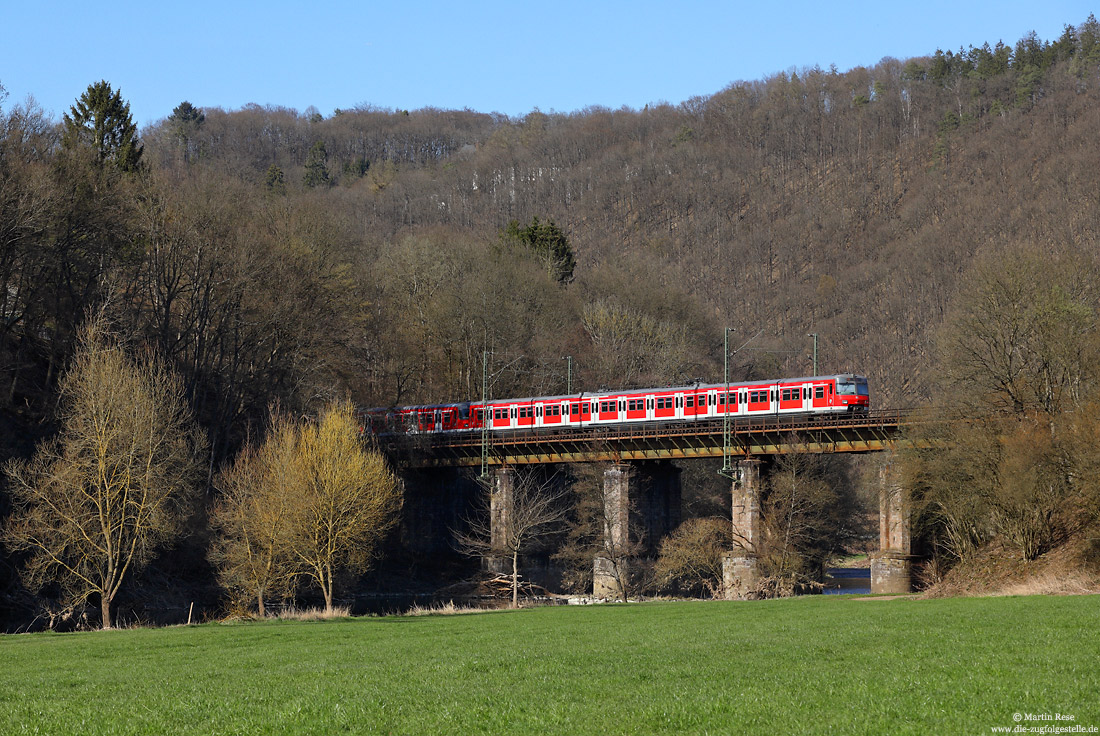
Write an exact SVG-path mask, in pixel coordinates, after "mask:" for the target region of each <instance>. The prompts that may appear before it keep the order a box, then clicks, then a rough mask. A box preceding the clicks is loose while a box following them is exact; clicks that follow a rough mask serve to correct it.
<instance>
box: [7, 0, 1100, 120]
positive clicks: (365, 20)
mask: <svg viewBox="0 0 1100 736" xmlns="http://www.w3.org/2000/svg"><path fill="white" fill-rule="evenodd" d="M1098 5H1100V0H1093V4H1090V3H1087V2H1077V1H1073V0H1064V1H1063V0H1046V1H1045V2H1035V1H1034V0H1028V1H1027V2H1017V1H1016V0H1002V1H1001V2H997V3H983V2H941V1H940V0H926V1H925V2H917V3H896V2H881V1H880V2H876V3H870V2H843V1H841V2H820V1H819V2H812V3H811V2H800V1H799V2H786V3H768V2H753V3H742V2H717V1H707V2H704V1H698V2H696V1H693V0H681V1H679V2H645V1H644V0H643V1H640V2H630V3H627V2H618V1H615V2H600V1H599V0H590V1H589V2H574V1H573V0H559V2H542V3H530V2H523V1H522V0H517V1H515V2H495V1H494V2H467V3H454V2H451V3H444V2H422V1H418V0H410V1H409V2H403V3H402V2H359V3H352V2H324V1H323V0H322V1H320V2H314V3H291V2H284V1H283V0H269V1H268V2H264V3H258V2H233V1H232V0H229V1H223V2H209V1H208V0H193V1H192V2H187V3H175V2H171V0H169V1H167V2H160V3H158V2H148V0H146V2H142V3H137V2H131V1H130V0H116V1H114V2H108V3H103V2H87V1H86V0H85V1H83V2H50V0H46V2H45V3H42V4H38V3H32V2H30V0H5V2H3V3H2V7H0V84H2V85H3V86H4V87H5V88H6V89H7V91H8V94H9V97H8V99H7V100H6V101H4V102H3V103H0V104H2V105H3V106H4V107H5V108H9V107H10V106H11V105H12V104H15V103H19V102H22V101H23V100H24V99H25V98H26V96H27V95H28V94H31V95H33V96H34V98H35V99H36V100H37V102H38V103H39V104H40V105H41V106H42V107H43V108H44V109H45V110H46V111H47V112H49V113H52V114H53V115H54V116H55V117H57V118H60V117H61V115H62V113H64V112H66V111H67V110H68V107H69V105H71V104H72V102H73V101H74V100H75V99H76V98H77V97H78V96H79V95H80V94H81V93H82V92H83V91H84V90H85V89H86V88H87V87H88V85H89V84H91V83H92V82H96V81H98V80H100V79H106V80H107V81H109V82H110V83H111V84H112V85H113V86H114V87H115V88H116V89H121V90H122V94H123V97H125V98H126V99H127V100H128V101H129V102H130V106H131V112H132V113H133V115H134V119H135V120H136V121H137V122H138V123H139V124H140V125H143V126H144V125H146V124H148V123H152V122H155V121H156V120H158V119H160V118H163V117H165V116H167V115H169V114H171V112H172V108H173V107H175V106H176V105H177V104H179V102H181V101H182V100H188V101H190V102H191V103H192V104H194V105H197V106H199V107H223V108H226V109H237V108H240V107H242V106H244V105H246V104H248V103H258V104H261V105H268V104H270V105H281V106H286V107H292V108H296V109H298V110H305V109H306V108H307V107H309V106H310V105H313V106H316V107H317V109H318V110H320V111H321V112H322V113H323V114H325V115H329V114H331V113H332V111H333V110H334V109H335V108H338V107H343V108H350V107H354V106H356V105H359V104H371V105H375V106H377V107H383V108H403V109H416V108H421V107H429V106H432V107H440V108H466V107H468V108H470V109H473V110H478V111H481V112H501V113H504V114H507V115H512V116H522V115H524V114H526V113H527V112H530V111H531V110H533V109H535V108H539V109H541V110H543V111H544V112H549V111H551V110H554V111H558V112H570V111H574V110H580V109H583V108H585V107H587V106H590V105H601V106H605V107H611V108H618V107H622V106H624V105H625V106H628V107H634V108H640V107H643V106H644V105H645V104H647V103H650V102H660V101H665V102H671V103H679V102H682V101H684V100H686V99H688V98H690V97H692V96H695V95H708V94H712V93H714V92H717V91H719V90H721V89H722V88H724V87H726V86H727V85H729V84H730V83H732V82H735V81H738V80H753V79H762V78H765V77H767V76H770V75H772V74H774V73H776V72H779V71H785V70H789V69H791V68H792V67H793V68H802V67H808V66H814V65H815V64H818V65H820V66H822V67H824V68H827V67H828V66H829V65H830V64H835V65H836V66H837V67H838V68H839V69H840V70H847V69H850V68H852V67H855V66H862V65H873V64H875V63H877V62H878V61H879V60H880V59H881V58H882V57H884V56H894V57H896V58H899V59H904V58H909V57H913V56H923V55H926V54H930V53H932V52H933V51H935V49H936V48H942V49H945V50H947V49H958V48H959V47H960V46H969V45H970V44H973V45H975V46H978V45H981V44H982V43H983V42H985V41H988V42H989V43H990V44H991V45H992V44H995V43H996V42H997V41H998V40H1004V41H1005V42H1006V43H1009V44H1015V42H1016V41H1017V40H1018V39H1019V38H1020V37H1021V36H1023V35H1024V34H1026V33H1027V32H1028V31H1031V30H1034V31H1035V32H1037V33H1038V34H1039V37H1040V38H1042V39H1044V40H1053V39H1055V38H1057V37H1058V36H1059V35H1061V32H1062V28H1063V26H1064V25H1065V24H1066V23H1072V24H1075V25H1076V24H1079V23H1081V22H1082V21H1084V20H1085V18H1087V17H1088V15H1089V13H1090V12H1096V6H1098Z"/></svg>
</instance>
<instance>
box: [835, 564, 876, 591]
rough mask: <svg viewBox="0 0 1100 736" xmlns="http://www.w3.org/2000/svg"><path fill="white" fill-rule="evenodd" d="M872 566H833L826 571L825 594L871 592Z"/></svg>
mask: <svg viewBox="0 0 1100 736" xmlns="http://www.w3.org/2000/svg"><path fill="white" fill-rule="evenodd" d="M870 592H871V568H869V567H831V568H829V569H828V570H826V571H825V590H824V593H825V595H851V594H855V593H864V594H870Z"/></svg>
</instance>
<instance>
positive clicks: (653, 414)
mask: <svg viewBox="0 0 1100 736" xmlns="http://www.w3.org/2000/svg"><path fill="white" fill-rule="evenodd" d="M869 405H870V392H869V390H868V386H867V379H866V378H865V377H864V376H861V375H858V374H853V373H840V374H835V375H829V376H811V377H805V378H785V379H779V380H775V381H747V382H737V383H730V384H728V385H727V384H724V383H722V384H692V385H689V386H674V387H665V388H649V389H630V390H623V391H604V392H599V393H579V394H572V395H562V396H542V397H528V398H520V399H494V400H490V401H488V402H486V404H485V405H482V404H481V403H479V402H474V403H471V402H463V403H458V404H439V405H431V406H405V407H393V408H378V409H367V410H364V411H362V412H361V415H362V417H363V420H362V425H363V430H364V431H369V432H371V433H374V434H431V433H438V432H463V431H474V430H477V431H480V430H482V429H484V428H486V427H485V425H486V424H487V425H488V426H487V428H488V429H489V430H490V431H492V432H509V431H516V430H521V429H543V428H565V427H590V426H615V425H622V424H636V423H645V422H690V421H701V420H707V419H715V418H722V417H725V416H730V417H735V418H737V417H753V416H767V415H775V416H780V415H794V414H809V415H812V414H837V413H857V412H866V411H867V410H868V407H869Z"/></svg>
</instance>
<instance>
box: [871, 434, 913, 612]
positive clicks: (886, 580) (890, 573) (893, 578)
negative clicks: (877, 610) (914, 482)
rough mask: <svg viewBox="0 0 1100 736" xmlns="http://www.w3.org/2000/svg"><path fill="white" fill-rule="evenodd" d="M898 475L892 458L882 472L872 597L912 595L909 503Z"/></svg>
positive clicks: (872, 557) (873, 560)
mask: <svg viewBox="0 0 1100 736" xmlns="http://www.w3.org/2000/svg"><path fill="white" fill-rule="evenodd" d="M896 474H897V469H896V467H895V465H894V458H893V456H890V457H888V458H887V460H886V462H885V463H883V465H882V468H881V470H880V471H879V515H878V520H879V521H878V528H879V551H878V553H876V554H874V555H871V592H872V593H884V594H891V595H901V594H904V593H911V592H912V591H913V581H912V567H913V555H912V551H913V547H912V540H911V539H910V537H909V514H910V510H909V502H908V499H907V498H906V497H905V492H904V491H903V490H902V488H901V487H900V486H899V485H898V482H897V477H896Z"/></svg>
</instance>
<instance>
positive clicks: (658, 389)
mask: <svg viewBox="0 0 1100 736" xmlns="http://www.w3.org/2000/svg"><path fill="white" fill-rule="evenodd" d="M829 379H836V380H848V381H852V382H854V383H866V382H867V378H866V377H865V376H862V375H860V374H858V373H831V374H829V375H826V376H798V377H794V378H777V379H768V380H765V381H730V382H729V387H730V388H731V389H732V388H742V387H748V386H772V385H775V384H777V383H805V382H807V381H821V380H829ZM725 388H726V384H725V383H702V382H699V383H688V384H682V385H679V386H644V387H640V388H620V389H607V390H604V391H581V392H579V393H573V394H557V395H554V396H524V397H520V398H509V399H489V402H488V403H490V404H508V403H515V402H524V401H566V400H569V399H573V400H580V399H585V398H596V399H598V398H600V397H603V396H621V395H623V394H636V393H664V392H668V391H671V392H676V391H698V390H699V389H705V390H710V389H715V390H725ZM467 403H469V404H470V405H471V406H477V405H479V404H480V403H481V402H480V401H476V400H475V401H470V402H467Z"/></svg>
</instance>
